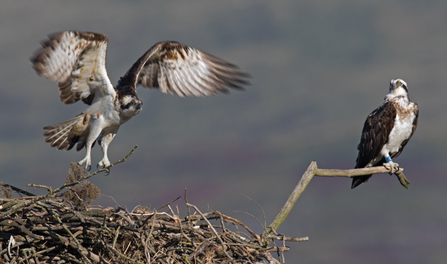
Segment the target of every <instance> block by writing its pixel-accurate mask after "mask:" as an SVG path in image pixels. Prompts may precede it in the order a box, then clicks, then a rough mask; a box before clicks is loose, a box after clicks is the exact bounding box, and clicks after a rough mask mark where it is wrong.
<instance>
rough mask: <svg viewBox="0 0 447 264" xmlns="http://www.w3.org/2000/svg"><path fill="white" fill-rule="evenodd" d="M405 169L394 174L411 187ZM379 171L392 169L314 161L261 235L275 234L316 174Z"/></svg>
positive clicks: (354, 173) (366, 173)
mask: <svg viewBox="0 0 447 264" xmlns="http://www.w3.org/2000/svg"><path fill="white" fill-rule="evenodd" d="M403 170H404V169H403V168H399V170H398V171H397V172H395V173H394V175H396V176H397V178H398V179H399V182H400V184H402V186H404V187H405V188H406V189H409V187H408V184H410V181H409V180H408V179H407V178H406V177H405V175H404V173H403V172H402V171H403ZM379 173H390V170H389V169H388V168H386V167H382V166H378V167H371V168H362V169H351V170H335V169H319V168H318V167H317V163H316V162H315V161H312V162H311V163H310V165H309V167H308V168H307V170H306V172H304V174H303V176H302V177H301V179H300V181H299V182H298V184H297V185H296V186H295V189H293V191H292V193H291V194H290V196H289V199H288V200H287V201H286V203H285V204H284V206H283V207H282V209H281V211H279V213H278V215H276V217H275V219H274V220H273V221H272V223H271V224H270V225H269V226H268V227H267V229H266V230H265V231H264V232H263V233H262V235H261V237H262V238H263V239H264V241H266V240H268V239H269V237H270V236H271V234H274V233H275V232H276V230H277V229H278V228H279V227H280V226H281V224H282V223H283V222H284V220H285V219H286V217H287V215H288V214H289V213H290V211H291V210H292V208H293V206H294V205H295V203H296V201H297V200H298V198H299V197H300V195H301V194H302V193H303V191H304V190H305V189H306V187H307V185H308V184H309V182H310V180H312V178H313V177H314V176H320V177H348V178H350V177H355V176H363V175H369V174H379ZM302 241H306V240H302Z"/></svg>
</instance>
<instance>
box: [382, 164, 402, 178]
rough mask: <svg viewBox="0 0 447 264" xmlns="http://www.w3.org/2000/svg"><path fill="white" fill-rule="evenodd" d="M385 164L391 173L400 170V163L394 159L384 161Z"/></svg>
mask: <svg viewBox="0 0 447 264" xmlns="http://www.w3.org/2000/svg"><path fill="white" fill-rule="evenodd" d="M383 166H384V167H385V168H387V169H388V170H390V172H389V173H390V175H393V174H394V173H395V172H397V171H398V170H399V164H398V163H396V162H393V161H390V162H387V163H383Z"/></svg>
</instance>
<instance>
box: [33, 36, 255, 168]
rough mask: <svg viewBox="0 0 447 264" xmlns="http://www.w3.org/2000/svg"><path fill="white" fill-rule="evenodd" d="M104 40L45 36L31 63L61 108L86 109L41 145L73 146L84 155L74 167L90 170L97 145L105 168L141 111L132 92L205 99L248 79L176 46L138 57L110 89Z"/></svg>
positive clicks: (219, 61) (157, 48) (159, 47)
mask: <svg viewBox="0 0 447 264" xmlns="http://www.w3.org/2000/svg"><path fill="white" fill-rule="evenodd" d="M107 42H108V39H107V37H106V36H105V35H103V34H100V33H89V32H78V31H66V32H61V33H57V34H53V35H51V36H49V40H47V41H45V42H43V43H42V48H41V49H40V50H38V51H37V52H36V53H35V54H34V56H33V57H32V58H31V62H32V63H33V68H34V69H35V70H36V72H37V74H38V75H39V76H44V77H46V78H47V79H50V80H52V81H56V82H57V83H58V86H59V94H60V99H61V101H62V102H64V103H65V104H72V103H75V102H77V101H79V100H82V101H83V102H84V103H86V104H87V105H89V107H88V108H87V109H86V110H85V111H84V112H82V113H81V114H79V115H78V116H76V117H75V118H73V119H70V120H68V121H65V122H63V123H59V124H55V125H51V126H47V127H44V129H45V130H46V131H45V133H44V136H46V137H47V139H46V140H45V141H46V142H49V143H51V146H52V147H56V148H57V149H65V150H70V149H71V148H73V147H74V145H76V144H77V146H76V149H77V150H78V151H79V150H81V149H82V148H83V147H86V149H87V154H86V156H85V158H84V159H82V160H81V161H80V162H79V164H81V165H82V164H85V167H86V168H87V169H90V167H91V148H92V147H93V145H94V144H95V142H96V141H98V143H99V145H101V147H102V150H103V153H104V157H103V159H102V160H101V161H100V162H99V163H98V166H104V167H107V166H109V165H110V161H109V159H108V157H107V149H108V146H109V144H110V142H112V140H113V139H114V138H115V136H116V133H117V132H118V129H119V127H120V126H121V125H122V124H124V123H125V122H126V121H128V120H129V119H131V118H132V117H134V116H135V115H137V114H138V113H139V112H140V111H141V109H142V106H143V102H142V101H141V100H140V99H138V96H137V93H136V86H137V85H139V84H141V85H142V86H143V87H145V88H159V89H160V90H161V91H162V92H163V93H170V94H176V95H179V96H182V97H183V96H210V95H216V94H217V92H218V91H220V92H224V93H228V89H227V88H228V87H230V88H235V89H243V85H248V84H249V82H248V81H246V80H245V78H247V77H249V76H248V74H246V73H243V72H240V71H239V70H238V69H237V66H235V65H233V64H231V63H229V62H227V61H225V60H222V59H220V58H217V57H215V56H213V55H210V54H207V53H205V52H202V51H199V50H197V49H194V48H191V47H189V46H186V45H183V44H181V43H178V42H175V41H164V42H159V43H157V44H155V45H154V46H153V47H152V48H150V49H149V50H148V51H147V52H146V53H144V54H143V56H141V57H140V58H139V59H138V60H137V61H136V62H135V63H134V64H133V66H132V67H131V68H130V69H129V70H128V71H127V73H126V74H125V75H124V77H122V78H121V79H120V80H119V82H118V84H117V86H116V87H114V86H113V85H112V83H111V82H110V80H109V77H108V76H107V70H106V65H105V64H106V52H107Z"/></svg>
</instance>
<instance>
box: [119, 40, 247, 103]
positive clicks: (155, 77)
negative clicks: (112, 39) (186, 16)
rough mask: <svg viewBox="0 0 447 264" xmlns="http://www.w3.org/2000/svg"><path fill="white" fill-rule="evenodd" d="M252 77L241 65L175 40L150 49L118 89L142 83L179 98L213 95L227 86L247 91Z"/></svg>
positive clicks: (160, 43)
mask: <svg viewBox="0 0 447 264" xmlns="http://www.w3.org/2000/svg"><path fill="white" fill-rule="evenodd" d="M247 77H249V75H248V74H246V73H243V72H241V71H239V70H238V69H237V66H235V65H233V64H231V63H229V62H227V61H225V60H222V59H220V58H217V57H215V56H213V55H210V54H207V53H205V52H202V51H199V50H197V49H194V48H191V47H189V46H186V45H183V44H181V43H178V42H174V41H164V42H159V43H157V44H155V45H154V46H153V47H152V48H150V49H149V50H148V51H147V52H146V53H145V54H144V55H143V56H142V57H141V58H140V59H138V61H137V62H135V63H134V65H133V66H132V67H131V68H130V69H129V71H128V72H127V73H126V75H125V76H124V77H122V78H121V79H120V81H119V83H118V85H117V90H120V89H125V87H126V88H127V89H129V88H133V89H135V87H136V86H137V85H138V84H141V85H142V86H143V87H145V88H160V90H161V91H162V92H163V93H170V94H176V95H179V96H182V97H183V96H209V95H216V94H217V91H221V92H224V93H228V92H229V91H228V89H227V87H231V88H235V89H243V85H248V84H249V82H248V81H246V80H244V78H247Z"/></svg>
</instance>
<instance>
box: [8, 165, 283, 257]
mask: <svg viewBox="0 0 447 264" xmlns="http://www.w3.org/2000/svg"><path fill="white" fill-rule="evenodd" d="M84 176H85V175H84V172H82V169H80V168H79V167H77V165H76V164H73V165H72V167H71V169H70V173H69V176H68V177H67V182H66V184H65V185H64V186H65V187H64V186H63V187H64V188H62V189H65V190H66V191H65V192H60V191H58V192H55V191H52V190H51V188H49V187H42V186H40V187H42V188H46V189H48V191H49V194H50V195H46V196H27V197H21V198H11V197H10V196H9V198H0V216H1V217H0V263H278V261H277V260H276V259H274V258H273V257H272V256H271V255H270V253H269V252H270V251H281V250H282V251H285V250H287V248H286V247H269V246H268V242H265V241H264V240H263V239H261V237H260V236H259V235H257V234H255V233H254V232H252V231H251V230H250V229H249V228H248V227H247V226H246V225H245V224H243V223H242V222H240V221H239V220H237V219H235V218H232V217H230V216H226V215H223V214H221V213H220V212H218V211H213V212H207V213H202V212H200V211H199V210H198V208H197V207H196V206H194V205H192V204H189V203H186V206H187V209H188V216H186V217H183V218H180V216H179V213H178V209H177V210H176V211H177V213H174V211H173V210H172V208H171V207H170V205H169V204H168V205H166V206H165V207H164V209H163V210H164V211H161V209H159V210H150V209H149V208H146V207H142V206H138V207H136V208H135V209H133V210H132V211H131V212H128V211H127V210H126V209H125V208H122V207H117V208H106V209H101V208H98V207H96V208H94V207H92V206H91V205H90V203H91V202H92V201H93V200H94V198H96V197H97V196H98V195H99V190H98V189H97V188H96V187H95V186H94V185H93V184H91V183H89V182H88V181H86V180H85V178H84ZM83 179H84V180H83ZM81 182H82V183H81ZM59 189H61V188H59ZM2 194H3V195H4V196H6V195H10V194H11V192H10V191H9V190H7V189H2ZM185 198H186V195H185ZM191 211H192V213H191ZM230 228H231V229H232V230H233V231H232V230H230Z"/></svg>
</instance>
